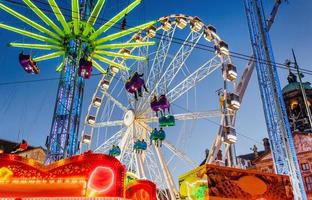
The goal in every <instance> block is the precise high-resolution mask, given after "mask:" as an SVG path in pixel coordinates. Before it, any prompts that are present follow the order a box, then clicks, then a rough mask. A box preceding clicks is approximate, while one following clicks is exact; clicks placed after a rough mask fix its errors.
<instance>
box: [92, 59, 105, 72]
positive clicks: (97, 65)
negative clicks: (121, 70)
mask: <svg viewBox="0 0 312 200" xmlns="http://www.w3.org/2000/svg"><path fill="white" fill-rule="evenodd" d="M92 65H93V67H95V68H96V69H97V70H99V71H100V72H101V73H102V74H107V71H106V70H105V69H103V68H102V67H101V65H100V64H99V63H98V62H96V61H95V60H94V59H93V60H92Z"/></svg>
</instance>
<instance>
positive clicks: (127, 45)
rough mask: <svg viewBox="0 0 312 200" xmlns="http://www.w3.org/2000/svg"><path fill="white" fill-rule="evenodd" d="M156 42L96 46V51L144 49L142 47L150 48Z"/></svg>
mask: <svg viewBox="0 0 312 200" xmlns="http://www.w3.org/2000/svg"><path fill="white" fill-rule="evenodd" d="M154 44H155V42H153V41H151V42H132V43H119V44H103V45H98V46H96V50H98V49H121V48H128V47H142V46H150V45H154Z"/></svg>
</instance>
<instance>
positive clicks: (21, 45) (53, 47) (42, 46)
mask: <svg viewBox="0 0 312 200" xmlns="http://www.w3.org/2000/svg"><path fill="white" fill-rule="evenodd" d="M9 45H10V46H12V47H18V48H29V49H41V50H62V49H63V48H62V47H60V46H56V45H49V44H25V43H16V42H11V43H9Z"/></svg>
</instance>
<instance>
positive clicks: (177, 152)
mask: <svg viewBox="0 0 312 200" xmlns="http://www.w3.org/2000/svg"><path fill="white" fill-rule="evenodd" d="M163 145H164V146H165V147H167V149H169V150H170V151H171V152H172V153H173V154H174V155H176V156H177V157H178V158H180V159H181V160H182V161H184V162H185V163H187V164H189V165H190V166H191V167H196V166H198V165H197V164H196V162H194V161H193V160H192V159H191V158H189V157H188V156H187V155H186V154H185V153H184V152H182V151H181V150H179V149H177V148H176V147H175V146H174V145H173V144H171V143H170V142H169V141H167V140H165V141H163Z"/></svg>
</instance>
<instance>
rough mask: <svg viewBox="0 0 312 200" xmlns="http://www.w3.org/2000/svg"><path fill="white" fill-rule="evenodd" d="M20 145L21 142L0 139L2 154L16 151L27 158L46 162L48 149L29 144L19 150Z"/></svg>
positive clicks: (0, 151)
mask: <svg viewBox="0 0 312 200" xmlns="http://www.w3.org/2000/svg"><path fill="white" fill-rule="evenodd" d="M19 146H20V144H19V143H16V142H11V141H7V140H1V139H0V154H1V153H6V154H10V153H14V154H17V155H19V156H22V157H25V158H30V159H33V160H36V161H38V162H40V163H42V164H43V163H44V161H45V158H46V151H45V150H44V149H43V148H42V147H33V146H28V147H27V148H26V149H23V150H18V149H19Z"/></svg>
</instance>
